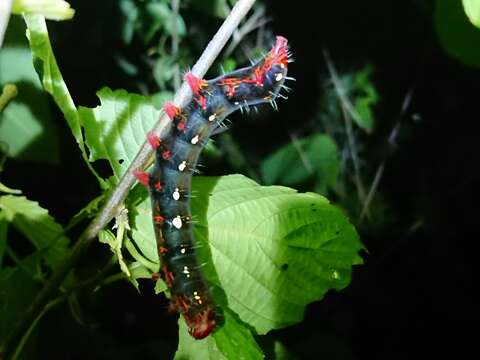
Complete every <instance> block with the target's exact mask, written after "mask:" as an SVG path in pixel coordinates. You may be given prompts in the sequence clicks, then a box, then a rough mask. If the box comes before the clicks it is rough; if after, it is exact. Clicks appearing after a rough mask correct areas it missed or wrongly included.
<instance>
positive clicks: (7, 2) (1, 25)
mask: <svg viewBox="0 0 480 360" xmlns="http://www.w3.org/2000/svg"><path fill="white" fill-rule="evenodd" d="M12 4H13V0H2V1H1V2H0V48H1V47H2V44H3V36H4V35H5V31H6V30H7V26H8V20H9V19H10V14H11V12H12Z"/></svg>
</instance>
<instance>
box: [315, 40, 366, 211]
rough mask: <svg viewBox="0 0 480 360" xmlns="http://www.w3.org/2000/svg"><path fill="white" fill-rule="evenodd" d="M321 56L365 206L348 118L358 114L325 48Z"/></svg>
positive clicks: (357, 116)
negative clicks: (342, 123) (325, 66)
mask: <svg viewBox="0 0 480 360" xmlns="http://www.w3.org/2000/svg"><path fill="white" fill-rule="evenodd" d="M323 56H324V58H325V62H326V64H327V68H328V71H329V73H330V79H331V81H332V84H333V87H334V89H335V92H336V93H337V96H338V98H339V100H340V105H341V106H340V107H341V109H342V114H343V119H344V120H345V129H346V132H347V140H348V147H349V149H350V155H351V157H352V163H353V169H354V174H353V180H354V182H355V186H356V188H357V193H358V198H359V200H360V203H361V204H362V207H363V208H365V199H366V194H365V187H364V185H363V181H362V176H361V173H360V161H359V159H358V152H357V148H356V144H355V138H354V136H353V127H352V120H351V118H350V116H352V117H353V118H354V119H357V120H358V118H359V115H358V113H357V111H356V110H355V108H354V106H353V105H352V103H351V101H350V99H349V98H348V96H347V92H346V90H345V88H344V87H343V84H342V82H341V80H340V77H339V76H338V72H337V70H336V69H335V65H334V64H333V61H332V59H331V58H330V54H329V53H328V51H327V50H326V49H323ZM365 212H366V214H367V215H369V212H368V207H367V208H365Z"/></svg>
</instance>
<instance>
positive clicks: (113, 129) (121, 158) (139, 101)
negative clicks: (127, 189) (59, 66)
mask: <svg viewBox="0 0 480 360" xmlns="http://www.w3.org/2000/svg"><path fill="white" fill-rule="evenodd" d="M97 95H98V97H99V98H100V102H101V105H100V106H97V107H96V108H94V109H90V108H85V107H80V108H79V109H78V112H79V114H80V116H81V119H82V122H83V124H84V127H85V142H86V144H87V146H88V148H89V150H90V159H89V160H90V161H95V160H100V159H105V160H108V162H109V163H110V166H111V168H112V169H113V175H114V179H115V182H117V181H118V180H119V179H120V177H121V176H122V175H123V173H124V172H125V171H126V170H127V168H128V166H129V165H130V163H131V162H132V160H133V158H134V157H135V154H136V153H137V152H138V150H139V149H140V146H141V145H142V144H143V143H144V141H145V138H146V134H147V132H148V131H149V130H150V129H151V128H152V127H153V125H154V124H155V123H156V121H157V120H158V118H159V116H160V111H159V110H156V109H155V108H154V107H153V105H152V103H151V100H150V99H149V98H146V97H144V96H141V95H135V94H129V93H127V92H126V91H125V90H117V91H112V90H110V89H109V88H103V89H101V90H100V91H99V92H98V93H97Z"/></svg>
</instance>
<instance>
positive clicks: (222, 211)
mask: <svg viewBox="0 0 480 360" xmlns="http://www.w3.org/2000/svg"><path fill="white" fill-rule="evenodd" d="M194 180H195V181H194V190H195V191H196V193H197V194H198V196H197V197H196V198H194V199H193V200H192V208H193V214H194V215H196V216H197V218H198V222H197V226H196V229H195V230H196V232H195V234H196V240H197V242H198V243H199V244H200V246H201V245H208V247H209V249H210V251H211V257H212V260H213V264H214V265H215V270H216V275H217V276H218V280H216V279H215V278H216V277H215V276H214V274H213V273H212V270H210V268H209V267H208V266H207V267H206V276H207V278H209V279H210V280H211V281H218V285H220V286H221V287H222V288H223V290H224V291H225V294H226V297H227V300H228V307H229V308H230V309H232V310H233V311H234V312H235V313H237V314H238V315H239V317H240V319H241V320H242V321H244V322H246V323H247V324H249V325H251V326H253V327H254V328H255V330H256V331H257V332H258V333H259V334H265V333H266V332H268V331H270V330H272V329H276V328H280V327H284V326H287V325H291V324H294V323H296V322H299V321H301V320H302V317H303V313H304V310H305V306H306V305H307V304H309V303H311V302H313V301H316V300H319V299H321V298H322V297H323V296H324V295H325V293H326V292H327V291H328V290H329V289H337V290H340V289H343V288H344V287H345V286H347V285H348V283H349V282H350V277H351V271H352V264H355V263H358V261H359V257H358V255H357V253H358V251H359V250H360V249H362V245H361V243H360V241H359V239H358V235H357V233H356V231H355V229H354V227H353V226H352V225H351V224H350V223H349V222H348V219H347V218H346V217H345V215H344V214H343V213H342V212H341V211H340V210H339V209H337V208H336V207H334V206H332V205H330V204H329V203H328V200H327V199H325V198H324V197H322V196H320V195H318V194H313V193H306V194H299V193H297V192H296V191H295V190H293V189H290V188H286V187H280V186H260V185H258V184H256V183H255V182H254V181H252V180H250V179H248V178H245V177H243V176H240V175H233V176H225V177H221V178H209V177H196V178H194ZM205 211H206V216H205V215H204V214H205ZM207 239H208V240H207ZM200 250H202V248H200ZM200 255H202V253H200ZM207 260H208V259H206V258H205V256H203V258H202V261H201V262H204V261H207Z"/></svg>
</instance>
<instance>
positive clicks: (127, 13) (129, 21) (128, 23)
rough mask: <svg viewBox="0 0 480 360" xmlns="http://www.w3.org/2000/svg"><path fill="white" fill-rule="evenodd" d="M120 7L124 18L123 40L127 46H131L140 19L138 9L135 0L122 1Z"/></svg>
mask: <svg viewBox="0 0 480 360" xmlns="http://www.w3.org/2000/svg"><path fill="white" fill-rule="evenodd" d="M119 7H120V11H121V12H122V15H123V17H124V21H123V27H122V40H123V42H124V43H125V44H130V42H131V41H132V38H133V33H134V31H135V25H136V21H137V19H138V7H137V4H136V3H135V1H134V0H120V3H119Z"/></svg>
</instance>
